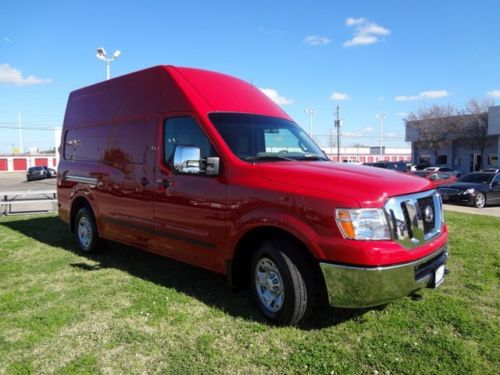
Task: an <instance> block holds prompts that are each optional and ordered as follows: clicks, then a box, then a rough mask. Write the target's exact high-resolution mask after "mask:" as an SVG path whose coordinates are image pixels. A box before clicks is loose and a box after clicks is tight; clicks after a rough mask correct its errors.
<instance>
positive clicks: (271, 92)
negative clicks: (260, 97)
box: [260, 89, 293, 105]
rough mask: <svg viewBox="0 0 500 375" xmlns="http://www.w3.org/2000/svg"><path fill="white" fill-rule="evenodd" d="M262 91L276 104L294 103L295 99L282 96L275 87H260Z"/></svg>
mask: <svg viewBox="0 0 500 375" xmlns="http://www.w3.org/2000/svg"><path fill="white" fill-rule="evenodd" d="M260 91H262V92H263V93H264V94H266V95H267V96H268V97H269V98H270V99H271V100H272V101H273V102H275V103H276V104H279V105H287V104H292V103H293V100H291V99H287V98H285V97H283V96H281V95H280V94H279V93H278V91H276V90H275V89H260Z"/></svg>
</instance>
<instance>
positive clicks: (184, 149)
mask: <svg viewBox="0 0 500 375" xmlns="http://www.w3.org/2000/svg"><path fill="white" fill-rule="evenodd" d="M200 155H201V152H200V148H199V147H195V146H181V145H177V146H175V150H174V169H175V170H176V171H177V172H180V173H200V157H201V156H200Z"/></svg>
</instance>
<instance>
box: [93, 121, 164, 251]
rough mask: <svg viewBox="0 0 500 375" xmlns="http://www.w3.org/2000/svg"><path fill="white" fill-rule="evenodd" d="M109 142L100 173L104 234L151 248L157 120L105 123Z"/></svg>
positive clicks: (153, 232)
mask: <svg viewBox="0 0 500 375" xmlns="http://www.w3.org/2000/svg"><path fill="white" fill-rule="evenodd" d="M102 127H103V132H104V133H105V135H106V138H107V143H106V148H105V150H104V153H103V156H102V164H101V166H102V169H101V171H100V174H99V181H100V183H99V197H100V219H101V220H100V221H101V226H102V235H103V236H104V237H106V238H110V239H113V240H116V241H119V242H123V243H127V244H130V245H134V246H139V247H146V248H150V247H152V246H153V243H154V234H155V225H154V221H153V219H154V214H153V209H154V207H153V202H154V179H155V162H156V151H155V150H156V148H155V144H156V120H155V119H154V118H151V119H143V120H134V121H128V122H117V123H114V124H106V125H103V126H102Z"/></svg>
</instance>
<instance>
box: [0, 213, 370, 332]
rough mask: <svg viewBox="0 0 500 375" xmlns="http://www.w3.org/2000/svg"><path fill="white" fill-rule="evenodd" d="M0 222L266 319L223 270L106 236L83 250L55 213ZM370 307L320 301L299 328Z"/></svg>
mask: <svg viewBox="0 0 500 375" xmlns="http://www.w3.org/2000/svg"><path fill="white" fill-rule="evenodd" d="M0 225H2V226H4V227H7V228H10V229H12V230H14V231H17V232H19V233H20V234H22V235H24V236H27V237H30V238H32V239H34V240H36V241H39V242H42V243H45V244H47V245H50V246H52V247H55V248H59V249H61V251H69V252H72V253H75V254H77V255H79V256H83V257H86V258H88V259H91V260H92V261H94V262H96V263H97V265H89V264H86V263H73V264H69V266H71V267H76V268H80V269H82V270H85V271H88V272H92V271H96V270H99V269H105V268H114V269H118V270H120V271H124V272H127V273H129V274H130V275H132V276H135V277H140V278H141V279H144V280H147V281H150V282H153V283H155V284H158V285H161V286H164V287H167V288H174V289H176V290H177V291H179V292H181V293H185V294H187V295H190V296H192V297H194V298H196V299H198V300H199V301H202V302H203V303H205V304H207V305H209V306H212V307H216V308H218V309H220V310H222V311H224V312H226V313H228V314H230V315H232V316H235V317H241V318H244V319H246V320H250V321H258V322H262V323H264V322H266V320H265V318H264V317H263V316H262V315H261V313H260V311H259V310H258V308H257V307H256V305H255V303H254V302H253V300H252V295H251V293H250V291H247V290H245V291H240V292H233V291H232V290H231V288H230V286H229V285H228V284H227V283H226V282H225V279H224V277H223V276H221V275H219V274H216V273H213V272H210V271H206V270H203V269H201V268H196V267H194V266H190V265H188V264H184V263H181V262H178V261H175V260H171V259H168V258H165V257H162V256H160V255H156V254H152V253H148V252H146V251H142V250H140V249H136V248H132V247H128V246H124V245H120V244H118V243H114V242H111V241H106V243H105V245H104V251H103V252H102V253H98V254H85V253H82V252H80V251H79V250H78V249H77V245H76V240H75V239H74V238H73V235H72V233H71V232H70V230H69V228H68V226H67V225H66V224H65V223H64V222H63V221H61V220H60V219H59V218H58V217H55V216H52V217H40V218H31V219H25V218H23V219H19V220H8V221H0ZM366 311H368V310H366V309H359V310H352V309H336V308H332V307H329V306H322V307H320V308H319V309H318V311H317V312H316V313H315V314H314V316H312V317H310V318H309V319H308V320H307V321H306V322H304V323H302V324H301V326H300V327H299V328H301V329H304V330H314V329H321V328H324V327H328V326H333V325H337V324H340V323H342V322H344V321H347V320H351V319H357V318H358V317H360V316H361V315H362V314H364V313H365V312H366ZM360 322H361V323H362V321H360Z"/></svg>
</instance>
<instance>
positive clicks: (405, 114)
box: [396, 112, 408, 117]
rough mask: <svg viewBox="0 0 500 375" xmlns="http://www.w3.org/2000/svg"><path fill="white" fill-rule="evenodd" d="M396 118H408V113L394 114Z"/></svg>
mask: <svg viewBox="0 0 500 375" xmlns="http://www.w3.org/2000/svg"><path fill="white" fill-rule="evenodd" d="M396 116H399V117H406V116H408V113H406V112H398V113H396Z"/></svg>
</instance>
